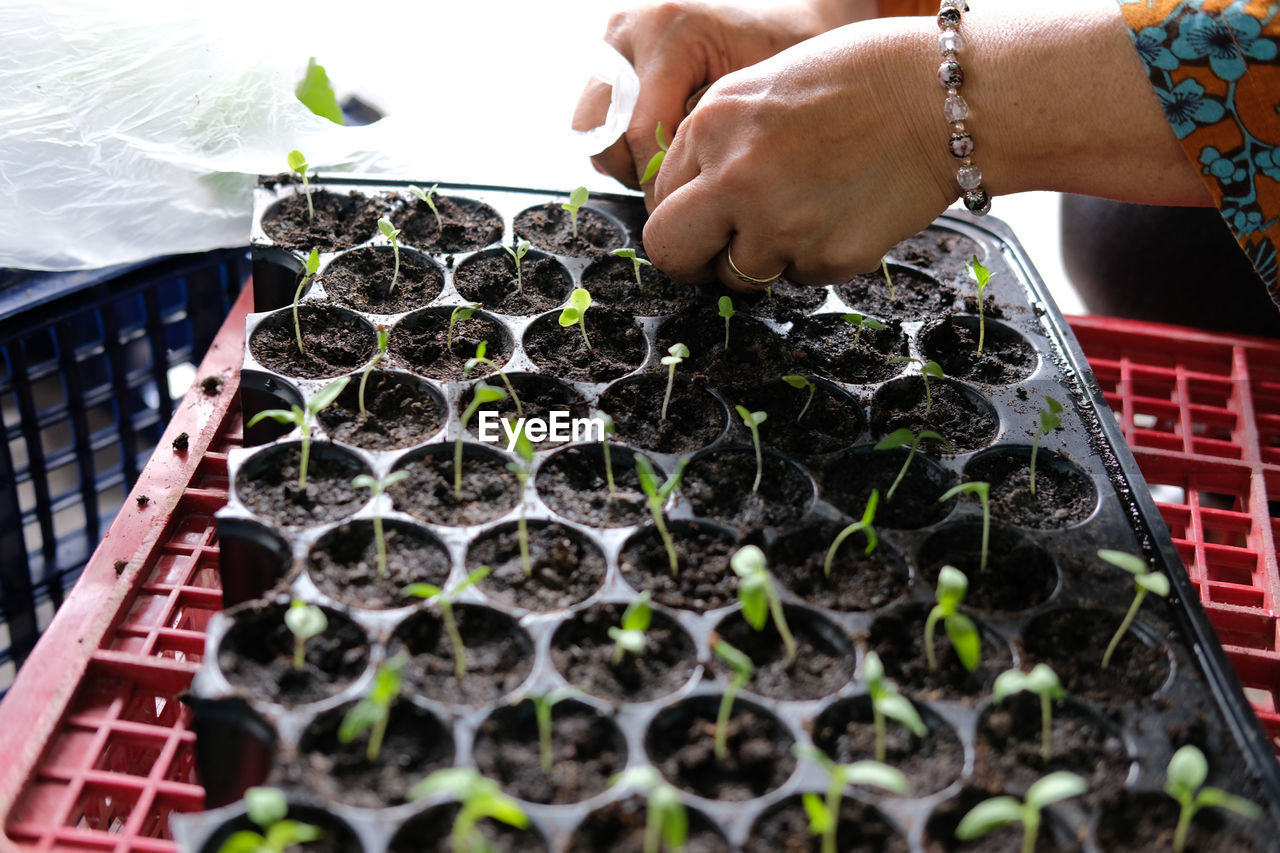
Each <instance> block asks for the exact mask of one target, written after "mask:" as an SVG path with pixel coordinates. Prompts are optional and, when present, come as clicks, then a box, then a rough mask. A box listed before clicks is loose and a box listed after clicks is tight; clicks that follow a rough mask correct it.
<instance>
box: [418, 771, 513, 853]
mask: <svg viewBox="0 0 1280 853" xmlns="http://www.w3.org/2000/svg"><path fill="white" fill-rule="evenodd" d="M441 793H443V794H448V795H449V796H451V797H453V798H454V799H455V800H457V801H458V805H459V808H458V814H457V816H456V817H454V819H453V829H452V831H451V832H450V833H449V849H450V850H452V851H453V853H488V851H490V850H492V847H491V846H490V845H489V843H488V842H487V841H486V840H485V837H484V835H482V834H481V832H480V827H479V825H478V824H479V823H480V821H482V820H484V819H485V818H493V819H494V820H499V821H502V822H503V823H505V824H507V825H508V826H514V827H515V828H516V829H524V828H525V827H527V826H528V825H529V816H528V815H526V814H525V813H524V809H522V808H520V804H519V803H518V802H516V801H515V800H513V799H512V798H511V797H508V796H507V795H506V794H504V793H502V789H501V788H500V787H498V783H497V782H495V781H493V780H492V779H486V778H485V777H484V776H481V775H480V771H479V770H476V769H475V768H474V767H446V768H445V769H443V770H437V771H435V772H434V773H432V774H431V775H430V776H428V777H427V778H425V779H423V780H422V781H421V782H419V783H418V784H416V785H414V786H413V787H412V788H411V789H409V799H411V800H418V799H421V798H423V797H429V796H431V795H432V794H441Z"/></svg>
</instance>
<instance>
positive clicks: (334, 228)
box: [262, 188, 386, 252]
mask: <svg viewBox="0 0 1280 853" xmlns="http://www.w3.org/2000/svg"><path fill="white" fill-rule="evenodd" d="M310 195H311V205H312V207H313V208H315V216H314V217H311V216H310V215H309V214H308V212H307V196H306V195H305V194H304V193H303V192H302V190H301V188H299V190H298V192H297V193H296V194H294V195H291V196H286V197H285V198H283V199H281V200H280V201H279V203H277V204H275V205H273V206H272V207H271V208H270V209H269V210H268V211H267V213H266V215H265V216H263V217H262V230H263V231H265V232H266V234H267V236H268V237H270V238H271V239H272V241H274V242H275V244H276V245H277V246H282V247H284V248H286V249H292V250H294V251H297V252H310V251H311V250H312V249H319V250H320V251H322V252H335V251H341V250H342V249H350V248H351V247H352V246H355V245H356V244H358V243H363V242H364V241H365V240H368V239H369V238H370V237H372V236H373V235H374V233H375V232H377V230H378V218H379V217H380V216H382V215H384V214H385V213H386V207H385V205H384V203H383V202H382V201H381V200H379V199H377V198H372V197H370V196H366V195H364V194H362V193H357V192H351V193H348V194H347V195H339V194H338V193H333V192H329V191H328V190H314V191H312V192H311V193H310Z"/></svg>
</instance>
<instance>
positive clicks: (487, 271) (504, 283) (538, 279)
mask: <svg viewBox="0 0 1280 853" xmlns="http://www.w3.org/2000/svg"><path fill="white" fill-rule="evenodd" d="M453 284H454V286H455V287H456V288H458V293H460V294H461V295H462V298H463V299H466V300H468V301H470V302H477V303H479V304H481V305H483V306H484V307H485V308H487V309H488V310H490V311H496V312H498V313H499V314H536V313H538V312H540V311H547V310H550V309H551V308H555V307H556V306H557V305H559V304H560V303H562V302H564V301H565V299H566V298H568V296H569V291H570V290H571V289H572V285H573V280H572V279H571V278H570V277H569V271H568V270H567V269H565V268H564V266H563V265H562V264H561V263H560V262H559V261H557V260H556V259H555V258H549V257H547V256H546V255H540V254H537V253H534V252H530V253H529V254H527V255H525V257H524V259H523V260H522V261H521V262H520V276H519V280H517V276H516V265H515V261H513V260H512V259H511V257H510V256H509V255H508V254H507V253H506V252H503V251H495V252H485V253H483V254H479V255H476V256H475V257H473V258H469V259H467V260H466V261H463V262H462V264H461V265H459V267H458V271H457V272H456V273H454V276H453Z"/></svg>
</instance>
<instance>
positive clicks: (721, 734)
mask: <svg viewBox="0 0 1280 853" xmlns="http://www.w3.org/2000/svg"><path fill="white" fill-rule="evenodd" d="M711 651H713V652H715V654H716V657H718V658H720V660H722V661H724V662H725V663H727V664H728V665H729V669H730V670H731V671H732V672H733V676H732V677H731V678H730V679H729V686H728V688H726V689H725V691H724V696H722V697H720V709H719V710H718V711H717V712H716V733H715V752H716V759H717V760H718V761H724V759H725V758H726V757H727V756H728V755H729V717H730V715H731V714H732V713H733V701H734V699H736V698H737V697H738V693H739V692H741V690H742V688H744V687H746V686H747V682H748V681H750V680H751V677H752V676H754V675H755V674H756V665H755V664H753V663H752V662H751V658H749V657H747V656H746V655H745V654H743V653H742V652H740V651H739V650H738V649H735V648H734V647H733V646H731V645H729V644H728V643H726V642H725V641H724V640H722V639H720V637H719V635H717V634H712V635H711Z"/></svg>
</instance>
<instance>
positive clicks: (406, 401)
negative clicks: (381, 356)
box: [318, 370, 446, 450]
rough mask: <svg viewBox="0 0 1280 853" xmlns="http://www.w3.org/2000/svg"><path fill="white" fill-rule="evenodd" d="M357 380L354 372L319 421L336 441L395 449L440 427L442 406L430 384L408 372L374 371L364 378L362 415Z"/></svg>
mask: <svg viewBox="0 0 1280 853" xmlns="http://www.w3.org/2000/svg"><path fill="white" fill-rule="evenodd" d="M360 379H361V377H359V376H354V377H352V379H351V381H350V382H348V383H347V387H346V388H344V389H342V393H341V394H339V395H338V399H337V401H336V402H334V403H333V404H332V405H330V406H328V407H327V408H325V409H323V410H321V412H320V414H319V416H318V417H319V419H320V423H321V424H322V425H323V426H324V429H325V432H327V433H329V436H330V437H331V438H333V439H334V440H335V441H342V442H346V443H347V444H353V445H355V446H356V447H363V448H366V449H368V450H397V449H399V448H402V447H410V446H412V445H414V444H421V443H422V442H424V441H426V440H427V439H429V438H431V436H433V435H435V434H436V433H437V432H439V431H440V427H442V426H443V425H444V413H445V411H446V409H445V407H444V405H443V402H442V401H441V400H438V399H437V398H436V395H435V393H434V392H432V391H430V390H428V386H427V385H426V384H425V383H423V382H421V381H419V380H417V379H415V378H414V377H412V376H410V375H408V374H402V373H390V372H386V371H380V370H375V371H374V372H372V373H370V374H369V380H368V382H366V383H365V389H364V405H365V411H367V412H368V415H367V416H366V415H362V414H360Z"/></svg>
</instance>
